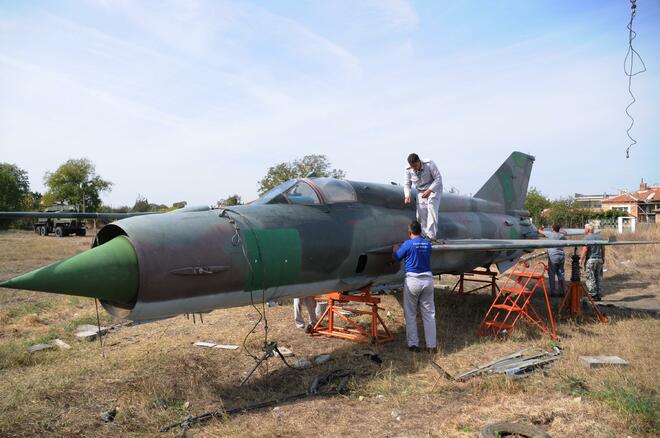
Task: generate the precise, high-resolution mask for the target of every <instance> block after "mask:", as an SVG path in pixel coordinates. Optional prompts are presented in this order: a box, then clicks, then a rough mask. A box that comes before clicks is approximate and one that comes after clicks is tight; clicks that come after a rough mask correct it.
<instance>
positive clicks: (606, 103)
mask: <svg viewBox="0 0 660 438" xmlns="http://www.w3.org/2000/svg"><path fill="white" fill-rule="evenodd" d="M629 19H630V2H629V1H628V0H617V1H606V0H597V1H592V0H586V1H580V2H575V1H555V0H549V1H528V0H527V1H514V0H511V1H460V0H452V1H432V0H428V1H405V0H362V1H356V0H327V1H321V0H318V1H306V0H300V1H293V0H291V1H282V0H271V1H252V2H248V1H240V2H232V1H227V2H225V1H221V0H209V1H204V0H200V1H195V0H185V1H184V0H158V1H157V0H150V1H146V0H145V1H138V0H77V1H70V0H58V1H18V0H0V162H9V163H13V164H16V165H17V166H19V167H20V168H22V169H24V170H26V171H27V172H28V175H29V178H30V184H31V188H32V190H36V191H39V192H44V191H45V190H46V188H45V187H44V184H43V176H44V174H45V172H47V171H53V170H55V169H56V168H57V167H58V166H59V165H60V164H62V163H63V162H65V161H66V160H67V159H70V158H83V157H85V158H89V159H90V160H92V161H93V162H94V163H95V164H96V171H97V173H98V174H99V175H100V176H101V177H103V178H104V179H107V180H109V181H112V182H113V183H114V186H113V188H112V191H111V192H110V193H106V194H104V195H103V196H102V199H103V201H104V203H106V204H107V205H111V206H114V207H118V206H120V205H132V204H133V203H134V202H135V199H136V198H137V197H138V195H141V196H145V197H147V198H148V199H149V201H150V202H153V203H158V204H161V203H163V204H168V205H170V204H172V203H173V202H176V201H182V200H185V201H187V202H188V204H189V205H212V204H215V202H216V201H217V200H218V199H221V198H226V197H227V196H229V195H231V194H234V193H236V194H239V195H240V196H242V198H243V200H246V201H247V200H251V199H254V198H255V197H256V196H257V189H258V181H259V180H260V179H261V178H262V177H263V176H264V175H265V174H266V172H267V170H268V168H269V167H270V166H273V165H275V164H277V163H281V162H285V161H290V160H294V159H296V158H300V157H302V156H304V155H307V154H323V155H326V156H327V157H328V158H329V159H330V161H331V163H332V166H333V167H335V168H339V169H343V170H344V171H346V174H347V178H348V179H352V180H359V181H372V182H385V183H388V182H390V181H395V182H401V181H402V179H403V171H404V168H405V166H406V163H405V159H406V157H407V155H408V154H409V153H411V152H416V153H418V154H419V155H420V156H422V157H425V158H429V159H432V160H434V161H435V162H436V164H437V165H438V167H439V168H440V170H441V172H442V175H443V180H444V186H445V190H449V189H451V188H453V189H455V190H457V191H458V192H459V193H461V194H466V195H469V194H472V193H475V192H476V191H477V190H478V189H479V188H480V187H481V185H482V184H483V183H484V182H485V181H486V180H487V179H488V178H489V176H490V175H491V174H492V173H493V172H494V171H495V170H496V169H497V167H498V166H499V165H500V164H501V163H502V162H503V161H504V160H505V159H506V158H507V156H508V155H509V154H510V153H511V152H512V151H514V150H519V151H522V152H525V153H529V154H531V155H534V156H535V157H536V162H535V164H534V170H533V172H532V177H531V181H530V185H531V186H534V187H536V188H538V189H539V190H540V191H541V192H542V193H544V194H546V195H547V196H550V197H552V198H558V197H566V196H572V195H574V194H575V193H576V192H578V193H590V194H596V193H605V192H607V193H618V191H619V190H622V189H630V190H633V189H636V188H637V187H638V185H639V183H640V180H641V179H642V178H644V180H645V181H646V182H648V183H651V184H653V183H660V1H658V0H637V16H636V18H635V21H634V28H635V30H636V31H637V33H638V37H637V39H636V40H635V42H634V45H635V48H636V50H637V51H638V52H639V54H640V55H641V56H642V58H643V60H644V62H645V64H646V67H647V71H646V72H645V73H642V74H639V75H637V76H635V77H634V78H633V81H632V87H633V92H634V93H635V96H636V98H637V102H636V104H635V105H633V107H632V109H631V113H632V114H633V115H634V118H635V126H634V128H633V130H632V134H633V136H634V137H635V138H636V139H637V141H638V144H637V145H636V146H634V147H633V148H632V149H631V156H630V158H629V159H626V158H625V149H626V147H627V146H628V138H627V137H626V128H627V127H628V124H629V119H628V118H627V117H626V115H625V112H624V110H625V107H626V105H627V104H628V103H629V100H630V96H629V95H628V90H627V86H628V79H627V77H626V76H625V74H624V71H623V61H624V57H625V55H626V50H627V48H628V31H627V29H626V25H627V23H628V20H629ZM635 62H636V63H638V60H636V61H635ZM636 65H638V64H635V66H636Z"/></svg>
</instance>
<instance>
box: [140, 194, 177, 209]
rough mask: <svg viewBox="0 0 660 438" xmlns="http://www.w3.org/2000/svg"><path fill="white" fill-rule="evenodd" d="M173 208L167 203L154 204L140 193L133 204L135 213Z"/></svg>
mask: <svg viewBox="0 0 660 438" xmlns="http://www.w3.org/2000/svg"><path fill="white" fill-rule="evenodd" d="M169 210H171V208H170V207H168V206H167V205H165V204H152V203H150V202H149V200H148V199H147V198H146V197H145V196H142V195H140V194H138V197H137V199H136V200H135V204H133V208H131V210H130V211H131V212H133V213H135V212H138V213H143V212H150V211H169Z"/></svg>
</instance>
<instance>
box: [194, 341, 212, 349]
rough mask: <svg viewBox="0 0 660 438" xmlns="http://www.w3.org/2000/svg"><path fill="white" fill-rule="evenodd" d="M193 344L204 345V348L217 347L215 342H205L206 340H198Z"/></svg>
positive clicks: (196, 345)
mask: <svg viewBox="0 0 660 438" xmlns="http://www.w3.org/2000/svg"><path fill="white" fill-rule="evenodd" d="M193 345H194V346H195V347H203V348H213V347H215V343H214V342H204V341H197V342H195V343H194V344H193Z"/></svg>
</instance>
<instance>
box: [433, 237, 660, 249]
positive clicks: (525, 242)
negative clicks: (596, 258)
mask: <svg viewBox="0 0 660 438" xmlns="http://www.w3.org/2000/svg"><path fill="white" fill-rule="evenodd" d="M657 243H660V241H658V240H549V239H545V240H529V239H504V240H496V239H464V240H445V241H442V242H438V243H434V244H433V250H434V251H508V250H528V251H532V250H535V249H544V248H565V247H576V246H589V245H645V244H646V245H649V244H657Z"/></svg>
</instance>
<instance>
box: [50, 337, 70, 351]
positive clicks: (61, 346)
mask: <svg viewBox="0 0 660 438" xmlns="http://www.w3.org/2000/svg"><path fill="white" fill-rule="evenodd" d="M53 345H55V346H56V347H57V348H59V349H60V350H68V349H70V348H71V346H70V345H69V344H67V343H66V342H64V341H63V340H61V339H55V340H54V341H53Z"/></svg>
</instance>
